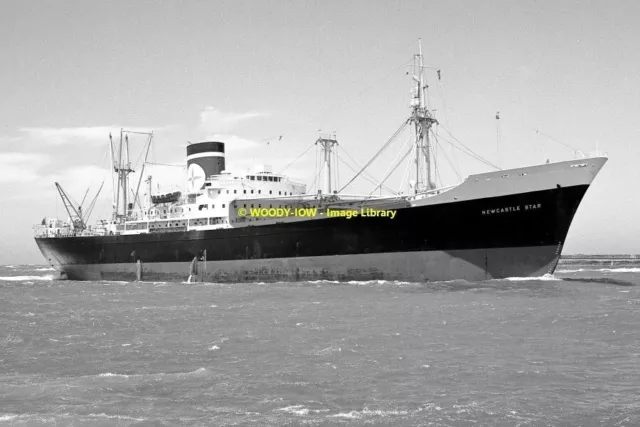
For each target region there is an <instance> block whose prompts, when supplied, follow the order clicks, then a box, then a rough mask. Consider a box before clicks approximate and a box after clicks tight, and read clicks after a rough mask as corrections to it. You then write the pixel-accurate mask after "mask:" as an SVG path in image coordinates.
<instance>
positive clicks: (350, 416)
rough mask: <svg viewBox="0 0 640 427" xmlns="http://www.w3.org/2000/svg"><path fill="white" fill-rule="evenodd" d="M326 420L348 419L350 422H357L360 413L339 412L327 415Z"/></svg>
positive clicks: (360, 415) (360, 416)
mask: <svg viewBox="0 0 640 427" xmlns="http://www.w3.org/2000/svg"><path fill="white" fill-rule="evenodd" d="M327 418H347V419H350V420H357V419H360V418H362V413H360V412H357V411H351V412H340V413H338V414H333V415H327Z"/></svg>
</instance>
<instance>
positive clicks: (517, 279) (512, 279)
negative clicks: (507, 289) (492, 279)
mask: <svg viewBox="0 0 640 427" xmlns="http://www.w3.org/2000/svg"><path fill="white" fill-rule="evenodd" d="M501 280H508V281H510V282H521V281H525V280H542V281H554V280H560V279H558V278H557V277H554V275H553V274H545V275H544V276H538V277H506V278H504V279H501Z"/></svg>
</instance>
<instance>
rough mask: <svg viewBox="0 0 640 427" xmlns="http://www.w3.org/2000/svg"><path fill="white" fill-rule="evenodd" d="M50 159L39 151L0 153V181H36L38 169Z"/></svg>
mask: <svg viewBox="0 0 640 427" xmlns="http://www.w3.org/2000/svg"><path fill="white" fill-rule="evenodd" d="M49 161H50V159H49V156H47V155H46V154H40V153H0V183H30V182H34V181H37V180H38V178H40V176H39V175H38V170H39V169H40V168H42V167H43V166H44V165H46V164H48V163H49Z"/></svg>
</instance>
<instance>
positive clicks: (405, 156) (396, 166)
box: [369, 145, 413, 195]
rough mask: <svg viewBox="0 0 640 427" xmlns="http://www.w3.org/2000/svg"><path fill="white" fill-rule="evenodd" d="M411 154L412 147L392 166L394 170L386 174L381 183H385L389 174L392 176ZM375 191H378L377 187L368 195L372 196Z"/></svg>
mask: <svg viewBox="0 0 640 427" xmlns="http://www.w3.org/2000/svg"><path fill="white" fill-rule="evenodd" d="M403 147H404V145H403ZM412 152H413V147H410V148H409V150H408V151H407V152H406V153H405V155H404V156H402V158H401V159H400V161H398V163H397V164H396V165H395V166H394V168H393V169H391V172H389V173H388V174H387V176H385V177H384V179H383V180H382V182H385V181H386V180H387V179H388V178H389V177H390V176H391V174H392V173H394V172H395V171H396V169H398V166H400V165H401V164H402V163H403V162H404V159H406V158H407V156H408V155H409V154H410V153H412ZM380 185H382V183H381V184H380ZM377 189H378V187H376V188H374V189H373V191H372V192H371V193H369V195H371V194H373V192H374V191H376V190H377Z"/></svg>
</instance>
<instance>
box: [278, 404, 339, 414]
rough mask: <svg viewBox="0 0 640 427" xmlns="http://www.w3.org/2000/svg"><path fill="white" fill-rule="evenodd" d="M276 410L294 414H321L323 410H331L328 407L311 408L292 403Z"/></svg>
mask: <svg viewBox="0 0 640 427" xmlns="http://www.w3.org/2000/svg"><path fill="white" fill-rule="evenodd" d="M274 410H275V411H281V412H287V413H289V414H294V415H309V414H319V413H322V412H329V410H328V409H309V408H305V407H304V405H291V406H287V407H286V408H280V409H274Z"/></svg>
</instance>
